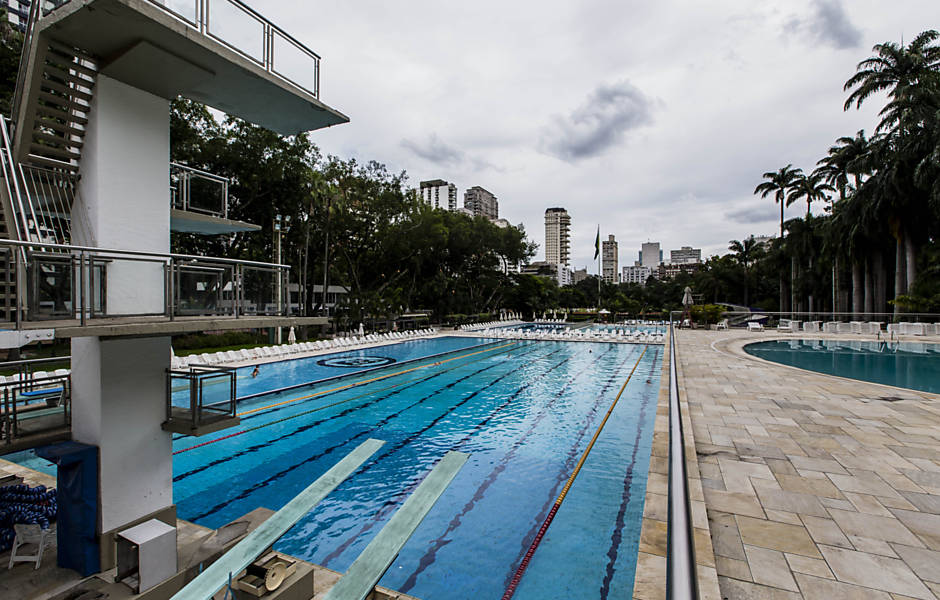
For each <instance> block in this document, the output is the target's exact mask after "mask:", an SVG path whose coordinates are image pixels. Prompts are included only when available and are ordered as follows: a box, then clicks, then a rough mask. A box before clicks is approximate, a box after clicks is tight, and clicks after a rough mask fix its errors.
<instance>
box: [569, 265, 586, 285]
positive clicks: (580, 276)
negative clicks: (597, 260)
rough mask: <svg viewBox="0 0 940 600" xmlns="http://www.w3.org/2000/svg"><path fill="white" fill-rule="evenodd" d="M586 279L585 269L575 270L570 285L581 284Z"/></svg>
mask: <svg viewBox="0 0 940 600" xmlns="http://www.w3.org/2000/svg"><path fill="white" fill-rule="evenodd" d="M587 278H588V270H587V267H585V268H583V269H577V270H575V271H574V272H573V273H572V274H571V283H572V284H574V285H577V284H578V283H581V282H582V281H584V280H585V279H587Z"/></svg>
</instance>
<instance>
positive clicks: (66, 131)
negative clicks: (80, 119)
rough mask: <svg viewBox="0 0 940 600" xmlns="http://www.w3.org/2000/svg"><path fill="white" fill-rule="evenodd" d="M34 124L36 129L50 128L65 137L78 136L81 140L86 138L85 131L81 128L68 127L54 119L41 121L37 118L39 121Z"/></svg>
mask: <svg viewBox="0 0 940 600" xmlns="http://www.w3.org/2000/svg"><path fill="white" fill-rule="evenodd" d="M33 124H34V127H35V128H36V129H39V128H41V127H48V128H50V129H55V130H56V131H58V132H60V133H62V134H63V135H77V136H78V137H81V138H84V137H85V130H84V129H79V128H77V127H74V126H72V125H67V124H64V123H59V122H58V121H56V120H55V119H52V118H48V119H39V118H37V119H36V120H35V121H34V122H33Z"/></svg>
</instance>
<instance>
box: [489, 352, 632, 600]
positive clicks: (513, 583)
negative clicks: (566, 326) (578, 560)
mask: <svg viewBox="0 0 940 600" xmlns="http://www.w3.org/2000/svg"><path fill="white" fill-rule="evenodd" d="M648 349H649V344H647V345H646V346H645V347H644V348H643V352H641V353H640V358H638V359H637V361H636V364H635V365H633V368H632V369H631V370H630V374H629V375H628V376H627V380H626V381H624V382H623V385H622V386H620V391H619V392H617V397H616V398H614V401H613V403H611V405H610V408H609V409H607V414H605V415H604V419H603V420H602V421H601V424H600V425H599V426H598V428H597V431H595V432H594V437H592V438H591V441H590V442H589V443H588V445H587V448H585V449H584V453H582V454H581V459H580V460H579V461H578V464H577V465H576V466H575V468H574V471H572V473H571V476H570V477H569V478H568V481H567V482H565V487H563V488H562V490H561V493H560V494H558V498H557V499H556V500H555V504H554V505H553V506H552V509H551V510H550V511H549V513H548V516H547V517H545V521H543V522H542V526H541V527H540V528H539V531H538V533H537V534H536V535H535V539H534V540H532V543H531V544H530V545H529V549H528V550H526V553H525V556H524V557H523V558H522V562H521V563H520V564H519V568H518V569H516V572H515V573H513V576H512V579H511V580H510V581H509V585H508V586H506V591H505V593H503V597H502V600H509V599H510V598H512V597H513V595H514V594H515V593H516V588H517V587H518V586H519V582H520V581H522V575H523V574H524V573H525V570H526V569H527V568H528V567H529V562H531V560H532V556H533V555H534V554H535V551H536V549H537V548H538V547H539V544H541V543H542V538H543V537H544V536H545V532H546V531H548V526H549V525H551V524H552V521H553V520H554V519H555V514H556V513H557V512H558V509H559V507H561V503H562V502H564V501H565V496H567V495H568V490H570V489H571V485H572V484H573V483H574V480H575V478H576V477H577V476H578V473H580V472H581V467H583V466H584V463H585V461H587V457H588V454H590V453H591V449H592V448H593V447H594V442H596V441H597V438H599V437H600V435H601V432H602V431H603V430H604V426H605V425H606V424H607V419H609V418H610V415H611V413H613V412H614V408H616V407H617V403H618V402H619V401H620V396H622V395H623V391H624V390H625V389H627V384H628V383H630V379H631V378H632V377H633V373H635V372H636V368H637V367H638V366H640V361H641V360H643V355H645V354H646V351H647V350H648Z"/></svg>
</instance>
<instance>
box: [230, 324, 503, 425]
mask: <svg viewBox="0 0 940 600" xmlns="http://www.w3.org/2000/svg"><path fill="white" fill-rule="evenodd" d="M518 343H519V342H510V343H508V344H503V345H502V346H496V347H495V348H487V349H486V350H477V351H476V352H470V353H468V354H462V355H460V356H453V357H451V358H446V359H444V360H440V361H438V362H434V363H430V364H427V365H420V366H417V367H411V368H410V369H403V370H401V371H397V372H395V373H387V374H385V375H380V376H378V377H372V378H370V379H365V380H363V381H356V382H353V383H347V384H346V385H340V386H337V387H334V388H330V389H328V390H323V391H321V392H314V393H313V394H307V395H306V396H300V397H297V398H292V399H290V400H284V401H281V402H275V403H274V404H268V405H267V406H259V407H258V408H252V409H251V410H244V411H242V412H240V413H236V414H235V416H236V417H243V416H245V415H250V414H253V413H256V412H260V411H262V410H267V409H269V408H276V407H278V406H284V405H285V404H291V403H293V402H299V401H301V400H309V399H310V398H316V397H317V396H323V395H325V394H329V393H332V392H339V391H342V390H348V389H349V388H353V387H358V386H360V385H365V384H367V383H373V382H376V381H382V380H383V379H388V378H389V377H395V376H396V375H404V374H405V373H411V372H413V371H418V370H420V369H430V368H431V367H438V366H440V365H443V364H444V363H449V362H450V361H452V360H458V359H461V358H467V357H468V356H476V355H477V354H483V353H484V352H492V351H493V350H499V349H500V348H508V347H509V346H513V345H516V344H518Z"/></svg>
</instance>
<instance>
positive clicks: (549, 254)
mask: <svg viewBox="0 0 940 600" xmlns="http://www.w3.org/2000/svg"><path fill="white" fill-rule="evenodd" d="M570 237H571V216H570V215H569V214H568V211H566V210H565V209H563V208H549V209H547V210H546V211H545V262H550V263H554V264H556V265H564V266H565V268H568V253H569V250H570Z"/></svg>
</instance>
